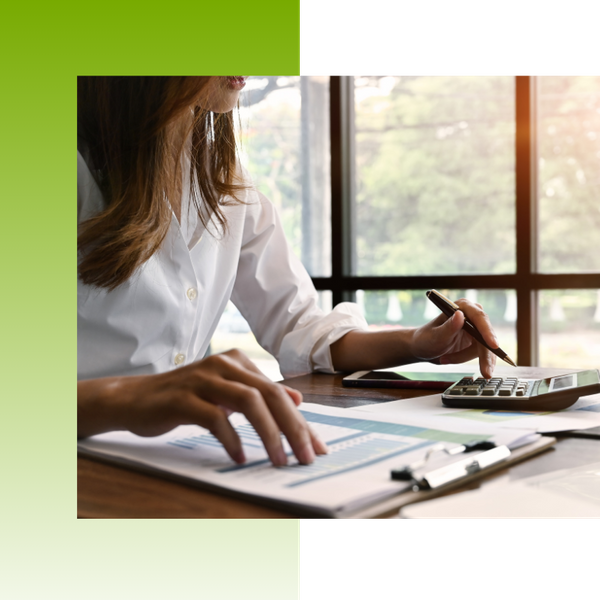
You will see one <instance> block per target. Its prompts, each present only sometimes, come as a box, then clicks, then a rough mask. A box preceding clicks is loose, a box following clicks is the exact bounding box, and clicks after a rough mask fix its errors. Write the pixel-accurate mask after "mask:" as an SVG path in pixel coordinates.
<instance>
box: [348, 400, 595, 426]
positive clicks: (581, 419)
mask: <svg viewBox="0 0 600 600" xmlns="http://www.w3.org/2000/svg"><path fill="white" fill-rule="evenodd" d="M356 410H361V411H364V412H368V413H370V414H371V415H372V416H373V417H375V415H378V414H384V413H385V414H397V416H398V418H399V419H404V420H407V419H408V420H409V422H411V423H421V424H423V425H425V424H426V425H427V426H428V427H441V428H444V427H445V426H446V425H445V424H446V423H448V422H449V421H463V422H469V421H470V422H477V423H482V424H487V425H490V426H493V427H497V428H509V429H521V428H523V429H529V430H533V431H538V432H539V433H549V432H553V431H569V430H574V429H587V428H589V427H597V426H598V425H600V394H594V395H592V396H583V397H581V398H579V400H577V402H576V403H575V404H573V406H570V407H569V408H566V409H565V410H559V411H557V412H548V413H542V412H525V411H507V410H482V409H470V408H448V407H446V406H444V405H443V404H442V396H441V394H435V395H432V396H421V397H418V398H409V399H406V400H394V401H392V402H380V403H378V404H368V405H366V406H361V407H358V408H356Z"/></svg>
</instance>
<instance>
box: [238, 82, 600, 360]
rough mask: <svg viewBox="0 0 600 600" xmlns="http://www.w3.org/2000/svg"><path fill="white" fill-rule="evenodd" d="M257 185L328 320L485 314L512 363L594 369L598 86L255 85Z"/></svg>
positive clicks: (251, 123)
mask: <svg viewBox="0 0 600 600" xmlns="http://www.w3.org/2000/svg"><path fill="white" fill-rule="evenodd" d="M241 116H242V140H241V141H242V147H243V151H244V155H245V160H246V162H247V164H248V167H249V170H250V172H251V174H252V175H253V176H254V178H255V180H256V183H257V185H258V187H259V189H261V191H263V192H264V193H265V194H266V195H267V196H268V197H269V198H270V199H271V200H272V201H273V202H275V204H276V205H277V207H278V208H279V210H280V213H281V215H282V218H283V221H284V227H285V229H286V234H287V235H288V238H289V239H290V241H291V243H292V245H293V247H294V250H295V251H296V252H297V254H298V256H300V257H301V258H302V260H303V262H304V264H305V265H306V267H307V269H308V271H309V273H310V274H311V276H312V277H313V281H314V283H315V286H316V287H317V289H318V290H320V293H321V297H322V302H323V306H324V308H325V309H327V308H328V307H330V306H331V305H332V304H337V303H338V302H340V301H343V300H354V301H357V302H358V303H359V305H361V306H362V307H363V309H364V311H365V315H366V317H367V320H368V322H369V323H370V325H371V326H372V327H389V326H391V325H394V326H414V325H419V324H422V323H424V322H426V321H427V320H428V319H429V318H431V316H432V313H431V308H432V307H429V306H427V304H428V303H427V302H426V301H425V297H424V291H425V290H426V289H430V288H437V289H439V290H440V291H446V293H447V294H448V295H449V296H450V297H452V298H456V297H460V296H466V297H470V298H473V299H476V300H477V301H478V302H480V303H481V304H482V305H483V306H484V307H485V309H486V311H487V312H488V314H490V317H491V319H492V322H493V324H494V327H495V328H496V329H497V333H498V337H499V339H500V342H501V346H502V347H503V348H504V350H506V351H507V352H508V353H509V355H511V356H513V357H514V356H516V358H517V361H518V363H519V364H521V365H528V364H529V365H535V364H540V365H542V366H560V367H582V368H583V367H587V366H596V367H597V366H598V365H599V364H600V252H599V251H598V250H597V240H598V239H600V77H539V78H533V77H391V76H381V77H362V76H357V77H331V78H323V77H301V78H300V77H290V78H275V77H256V78H252V79H251V80H250V81H249V84H248V92H247V93H246V95H245V100H244V107H243V108H242V115H241Z"/></svg>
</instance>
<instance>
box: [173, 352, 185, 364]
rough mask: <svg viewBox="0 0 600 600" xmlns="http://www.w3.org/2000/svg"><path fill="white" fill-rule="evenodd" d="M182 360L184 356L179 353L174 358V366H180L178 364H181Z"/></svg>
mask: <svg viewBox="0 0 600 600" xmlns="http://www.w3.org/2000/svg"><path fill="white" fill-rule="evenodd" d="M184 360H185V354H181V353H179V354H177V355H176V356H175V361H174V362H175V364H176V365H180V364H182V363H183V361H184Z"/></svg>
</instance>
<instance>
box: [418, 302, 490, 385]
mask: <svg viewBox="0 0 600 600" xmlns="http://www.w3.org/2000/svg"><path fill="white" fill-rule="evenodd" d="M456 304H457V305H458V306H459V307H460V309H461V310H460V311H457V312H456V313H454V316H453V317H452V318H448V317H446V316H445V315H443V314H442V315H439V316H438V317H437V318H436V319H434V320H433V321H431V322H429V323H427V324H426V325H423V327H420V328H419V329H417V330H416V331H415V333H414V336H413V340H412V353H413V354H414V356H415V357H417V358H419V359H421V360H428V361H435V362H439V364H442V365H446V364H453V363H462V362H465V361H467V360H471V359H472V358H477V357H479V368H480V370H481V374H482V375H483V377H485V378H486V379H489V378H490V377H492V375H493V372H494V367H495V365H496V355H495V354H493V353H492V352H490V351H489V350H488V349H487V348H486V347H485V346H482V345H481V344H480V343H478V342H477V341H476V340H474V339H473V338H472V337H471V336H470V335H469V334H468V333H467V332H466V331H465V330H464V329H463V325H464V322H465V316H467V317H468V319H469V320H470V321H471V323H473V325H475V327H476V328H477V329H478V330H479V332H480V333H481V335H482V336H483V339H484V340H485V341H486V342H487V343H488V344H489V345H490V347H492V348H498V346H499V344H498V340H497V339H496V336H495V335H494V331H493V329H492V325H491V323H490V320H489V318H488V316H487V315H486V314H485V312H484V311H483V308H482V306H481V305H480V304H475V303H473V302H470V301H469V300H465V299H464V298H463V299H461V300H458V301H457V302H456Z"/></svg>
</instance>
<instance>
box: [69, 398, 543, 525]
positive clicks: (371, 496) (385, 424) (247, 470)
mask: <svg viewBox="0 0 600 600" xmlns="http://www.w3.org/2000/svg"><path fill="white" fill-rule="evenodd" d="M300 411H301V412H302V414H303V415H304V417H305V418H306V420H307V421H308V423H309V424H310V425H311V427H312V428H313V429H314V431H315V432H316V433H317V435H318V436H319V437H320V438H321V439H322V440H323V441H324V442H325V443H326V444H327V445H328V447H329V454H327V455H326V456H318V457H317V458H316V460H315V462H314V463H313V464H312V465H300V464H298V463H297V461H296V459H295V458H294V457H293V454H292V453H291V450H290V447H289V445H288V444H287V441H286V440H285V439H284V440H283V443H284V448H285V450H286V452H287V453H288V457H289V459H288V460H289V464H288V465H287V466H285V467H274V466H273V465H272V464H271V462H270V460H269V459H268V456H267V453H266V451H265V450H264V447H263V445H262V442H261V440H260V438H259V437H258V435H257V434H256V432H255V431H254V428H253V427H252V426H251V425H250V424H249V423H248V421H247V420H246V418H245V417H244V416H243V415H241V414H233V415H231V416H230V421H231V423H232V425H233V426H234V427H235V429H236V431H237V432H238V434H239V436H240V438H241V440H242V443H243V445H244V451H245V454H246V463H245V464H243V465H237V464H236V463H234V462H233V461H232V460H231V459H230V458H229V456H228V455H227V453H226V452H225V451H224V450H223V448H222V446H221V444H220V443H219V441H218V440H217V439H216V438H215V437H214V436H213V435H212V434H210V432H208V431H207V430H206V429H203V428H201V427H198V426H196V425H185V426H180V427H177V428H176V429H174V430H172V431H171V432H169V433H167V434H164V435H161V436H157V437H153V438H143V437H138V436H136V435H134V434H132V433H129V432H112V433H105V434H101V435H97V436H93V437H91V438H87V439H84V440H79V441H78V443H77V447H78V452H79V453H80V454H82V455H84V456H85V455H87V456H96V457H100V458H104V459H108V460H111V461H114V462H118V463H121V464H127V465H130V466H134V467H137V468H142V469H150V470H154V471H157V472H159V473H160V472H162V473H164V474H171V475H175V476H177V477H180V478H185V479H187V480H191V481H193V482H196V483H197V484H199V485H205V486H209V487H212V488H215V487H216V488H219V489H223V490H228V491H229V492H231V493H235V494H243V495H247V496H254V497H258V498H261V501H263V502H269V501H270V502H276V503H278V504H283V505H284V506H285V505H287V506H289V507H290V508H293V509H294V510H296V511H299V512H301V513H302V512H304V513H308V514H315V515H319V514H320V515H324V516H338V515H339V514H341V513H343V512H347V511H352V510H357V509H358V508H362V507H364V506H367V505H369V504H371V503H373V502H375V501H378V500H381V499H383V498H387V497H390V496H393V495H396V494H398V493H401V492H403V491H405V490H407V489H408V488H409V487H410V483H409V482H403V481H393V480H392V479H391V477H390V471H391V470H392V469H395V468H399V467H402V466H404V465H408V464H412V463H413V462H415V461H418V460H421V459H422V458H423V457H424V456H425V454H426V453H427V451H428V450H429V449H430V448H431V447H432V446H433V445H434V444H439V443H440V442H442V443H443V444H444V446H445V447H447V448H449V449H450V448H453V447H456V446H458V445H460V444H463V443H466V442H470V441H473V440H484V439H485V440H492V441H494V442H495V443H496V444H497V445H507V446H509V447H516V446H519V445H521V444H522V443H523V442H524V441H530V440H531V439H532V438H531V435H530V434H531V432H529V431H523V430H511V429H502V430H498V429H494V428H491V427H490V426H489V425H487V424H486V423H480V422H477V421H464V420H458V419H454V420H453V419H448V420H446V422H445V426H444V427H441V428H433V427H429V426H421V425H415V424H411V423H410V422H404V421H403V420H402V419H400V418H398V417H399V415H392V416H389V415H381V416H380V417H379V416H375V415H368V414H366V413H364V412H362V411H358V410H356V409H338V408H330V407H325V406H321V405H317V404H308V403H305V404H302V405H301V407H300ZM538 437H539V436H538ZM471 455H472V456H474V457H475V456H476V455H477V453H475V452H473V453H471ZM461 458H464V457H463V456H461V455H457V456H455V457H451V458H450V457H447V456H444V454H443V452H442V453H436V456H435V460H434V461H432V464H440V462H441V461H449V460H457V459H461Z"/></svg>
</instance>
